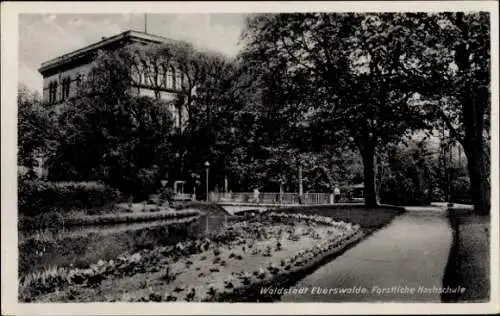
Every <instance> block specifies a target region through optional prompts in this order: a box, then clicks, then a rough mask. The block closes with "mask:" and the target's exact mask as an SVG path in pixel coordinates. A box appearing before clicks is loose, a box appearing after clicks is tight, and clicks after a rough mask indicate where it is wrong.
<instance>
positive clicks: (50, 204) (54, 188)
mask: <svg viewBox="0 0 500 316" xmlns="http://www.w3.org/2000/svg"><path fill="white" fill-rule="evenodd" d="M119 197H120V194H119V192H118V191H117V190H115V189H113V188H110V187H108V186H106V185H104V184H101V183H97V182H46V181H41V180H30V179H26V178H20V179H19V183H18V209H19V214H22V215H26V216H35V215H38V214H42V213H46V212H49V211H54V210H61V209H62V210H69V209H91V208H96V207H102V206H105V205H110V204H113V203H115V202H116V201H117V200H118V199H119Z"/></svg>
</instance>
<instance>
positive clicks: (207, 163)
mask: <svg viewBox="0 0 500 316" xmlns="http://www.w3.org/2000/svg"><path fill="white" fill-rule="evenodd" d="M209 169H210V163H209V162H208V161H205V172H206V189H207V202H208V171H209Z"/></svg>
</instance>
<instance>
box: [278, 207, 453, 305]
mask: <svg viewBox="0 0 500 316" xmlns="http://www.w3.org/2000/svg"><path fill="white" fill-rule="evenodd" d="M451 244H452V230H451V228H450V226H449V224H448V220H447V218H446V213H445V209H444V208H439V207H412V208H407V212H405V213H404V214H402V215H400V216H398V217H396V218H395V219H394V220H393V221H392V222H391V223H390V224H389V225H388V226H386V227H384V228H382V229H381V230H379V231H376V232H375V233H374V234H373V235H371V236H369V237H368V238H367V239H365V240H364V241H362V242H361V243H359V244H358V245H356V246H354V247H353V248H351V249H350V250H348V251H346V252H345V253H344V254H343V255H341V256H340V257H338V258H336V259H335V260H333V261H331V262H329V263H327V264H326V265H324V266H322V267H320V268H319V269H318V270H316V271H315V272H314V273H313V274H311V275H309V276H307V277H305V278H304V279H303V280H301V281H300V282H299V283H298V284H297V285H295V286H294V287H296V288H302V287H308V292H307V293H306V294H305V295H304V294H302V295H298V294H297V295H294V294H287V295H284V296H283V297H282V301H284V302H375V301H384V302H389V301H394V302H405V301H406V302H409V301H412V302H440V294H439V293H436V292H435V291H432V293H429V292H427V293H422V292H420V291H419V287H425V288H430V289H432V288H433V287H436V288H441V287H442V280H443V275H444V271H445V268H446V264H447V261H448V255H449V251H450V248H451ZM398 286H399V287H398ZM405 286H406V287H405ZM313 287H320V288H323V289H334V288H338V289H339V290H340V289H342V288H343V289H348V288H353V287H354V288H358V289H360V288H365V289H366V292H365V293H364V294H335V293H334V292H333V291H330V293H329V294H326V295H324V294H315V293H312V289H313ZM374 287H379V288H380V289H386V291H387V290H392V289H393V287H398V288H396V291H398V293H394V290H393V293H381V292H380V291H382V290H375V291H373V289H374ZM412 288H413V289H415V293H414V294H408V293H404V292H405V291H407V290H408V289H412ZM315 292H318V291H317V290H316V291H315Z"/></svg>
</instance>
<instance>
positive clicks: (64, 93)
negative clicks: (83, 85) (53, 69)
mask: <svg viewBox="0 0 500 316" xmlns="http://www.w3.org/2000/svg"><path fill="white" fill-rule="evenodd" d="M70 86H71V79H70V78H69V77H66V78H64V79H63V81H62V89H61V99H62V100H64V99H66V98H67V97H69V90H70Z"/></svg>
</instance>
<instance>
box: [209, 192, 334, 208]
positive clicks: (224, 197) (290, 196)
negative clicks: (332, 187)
mask: <svg viewBox="0 0 500 316" xmlns="http://www.w3.org/2000/svg"><path fill="white" fill-rule="evenodd" d="M210 201H211V202H214V203H224V202H228V203H261V204H281V205H283V204H285V205H293V204H304V205H318V204H333V194H330V193H304V194H302V197H301V196H299V194H298V193H289V192H286V193H279V192H278V193H276V192H264V193H259V194H258V195H257V194H254V193H253V192H231V193H217V192H210Z"/></svg>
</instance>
